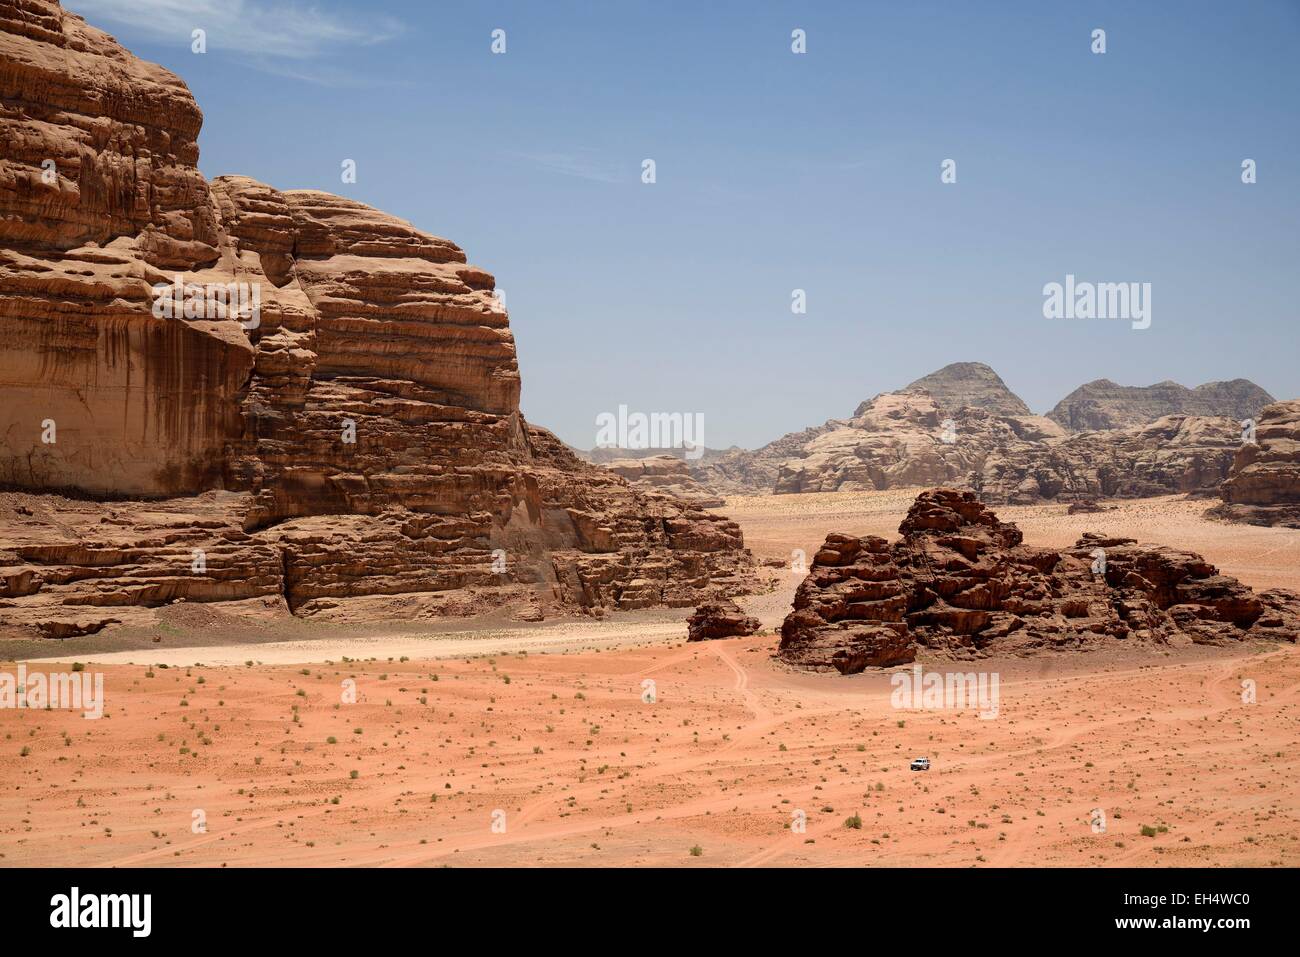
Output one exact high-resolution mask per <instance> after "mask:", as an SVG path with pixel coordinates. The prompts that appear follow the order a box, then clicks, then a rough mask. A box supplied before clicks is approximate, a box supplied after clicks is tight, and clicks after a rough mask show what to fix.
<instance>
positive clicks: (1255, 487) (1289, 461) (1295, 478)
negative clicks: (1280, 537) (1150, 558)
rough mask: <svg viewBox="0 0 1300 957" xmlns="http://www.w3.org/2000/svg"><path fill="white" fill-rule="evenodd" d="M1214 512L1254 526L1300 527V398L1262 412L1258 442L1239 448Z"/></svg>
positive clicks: (1220, 488) (1257, 433) (1256, 439)
mask: <svg viewBox="0 0 1300 957" xmlns="http://www.w3.org/2000/svg"><path fill="white" fill-rule="evenodd" d="M1219 494H1220V495H1221V496H1222V497H1223V504H1221V505H1219V506H1217V507H1215V508H1214V509H1212V510H1211V514H1213V515H1217V516H1219V517H1221V518H1226V519H1228V520H1230V521H1234V522H1246V523H1248V524H1251V525H1281V526H1284V527H1287V528H1300V400H1292V401H1290V402H1277V403H1275V404H1273V405H1270V406H1268V407H1267V408H1265V409H1264V411H1263V412H1261V413H1260V414H1259V419H1258V421H1257V422H1256V426H1255V441H1254V442H1253V443H1249V442H1248V443H1245V444H1243V445H1242V446H1241V447H1240V448H1239V449H1238V450H1237V454H1236V458H1235V459H1234V461H1233V463H1232V469H1231V471H1230V473H1229V474H1228V477H1227V478H1226V480H1225V481H1224V482H1223V484H1222V485H1221V486H1220V487H1219Z"/></svg>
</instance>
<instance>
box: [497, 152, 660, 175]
mask: <svg viewBox="0 0 1300 957" xmlns="http://www.w3.org/2000/svg"><path fill="white" fill-rule="evenodd" d="M509 155H511V156H513V157H514V158H515V159H519V160H523V161H525V162H528V163H532V164H533V165H535V166H540V167H542V168H543V169H546V170H549V171H551V172H552V173H561V174H563V175H565V176H576V177H577V178H579V179H585V180H589V181H591V182H593V183H629V182H636V181H637V179H638V177H640V175H641V164H640V162H639V161H638V162H636V163H633V164H632V165H631V166H630V167H628V168H627V169H619V168H618V166H617V165H616V164H615V163H613V162H612V161H610V160H609V159H607V158H605V157H603V156H601V155H600V154H599V153H597V152H596V151H595V150H592V149H586V148H583V147H578V148H576V149H573V150H568V151H565V152H543V153H519V152H511V153H510V154H509Z"/></svg>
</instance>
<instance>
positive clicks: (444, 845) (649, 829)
mask: <svg viewBox="0 0 1300 957" xmlns="http://www.w3.org/2000/svg"><path fill="white" fill-rule="evenodd" d="M911 497H912V496H911V493H893V492H890V493H874V494H866V495H853V496H821V495H819V496H797V497H796V496H789V497H785V496H783V497H765V498H763V499H740V500H735V501H733V502H731V503H729V505H728V509H727V510H726V511H728V513H729V514H731V515H733V516H734V517H736V518H737V519H738V520H739V521H740V522H741V523H742V525H743V526H744V528H745V531H746V537H747V540H748V542H749V544H750V545H751V547H752V548H753V549H754V550H755V552H756V554H758V555H759V556H760V557H765V558H782V559H788V558H789V557H790V551H791V550H793V549H794V548H804V549H805V550H806V551H807V553H808V554H809V555H811V554H812V551H813V550H814V549H815V548H816V546H817V545H818V544H820V542H821V539H822V536H823V535H824V533H825V532H826V531H827V530H830V529H836V530H843V531H849V532H859V533H862V532H875V533H877V534H886V535H890V536H892V535H893V534H895V530H896V527H897V524H898V521H899V519H900V518H901V516H902V514H903V512H904V511H905V509H906V506H907V504H908V503H909V502H910V501H911ZM1203 507H1204V506H1203V505H1202V504H1200V503H1186V502H1183V501H1181V500H1178V499H1164V500H1157V501H1154V502H1153V501H1147V502H1141V503H1130V504H1128V505H1122V506H1121V510H1120V511H1118V512H1111V513H1104V514H1100V515H1082V516H1068V517H1067V516H1065V515H1064V509H1063V508H1061V507H1045V508H1041V509H1001V510H999V511H1000V513H1001V514H1002V515H1003V517H1004V518H1009V519H1012V520H1015V521H1017V522H1019V523H1020V524H1021V527H1022V528H1023V529H1024V530H1025V532H1026V538H1027V540H1028V541H1030V542H1031V543H1037V544H1055V545H1060V544H1069V543H1071V542H1073V540H1074V538H1075V537H1077V534H1078V532H1079V531H1082V530H1097V531H1114V532H1121V531H1122V532H1124V533H1126V534H1130V535H1133V536H1134V537H1138V538H1141V539H1143V540H1149V541H1157V542H1159V541H1163V542H1167V543H1169V544H1176V545H1179V546H1181V547H1185V548H1190V549H1194V550H1197V551H1201V552H1203V553H1204V554H1206V555H1207V557H1209V558H1210V559H1211V560H1213V561H1215V562H1216V563H1218V564H1219V565H1220V566H1221V567H1222V568H1223V569H1224V570H1225V571H1228V572H1230V573H1232V574H1236V575H1238V576H1240V577H1242V578H1243V579H1244V580H1246V581H1247V582H1248V583H1250V584H1252V585H1256V586H1264V585H1288V586H1290V587H1300V568H1298V565H1300V562H1298V561H1297V546H1296V540H1297V533H1295V532H1293V531H1292V532H1277V531H1274V530H1270V529H1255V528H1249V527H1243V526H1228V525H1217V524H1216V525H1212V524H1210V523H1207V522H1205V521H1204V520H1202V519H1201V518H1200V512H1201V511H1202V510H1203ZM770 574H771V576H772V578H773V579H774V582H775V586H774V590H773V591H771V592H770V593H768V594H766V595H760V596H755V597H754V598H752V599H750V602H749V603H750V605H751V607H753V608H754V609H756V610H757V611H758V612H759V613H760V616H761V617H762V618H763V619H764V621H765V623H767V624H768V625H769V626H772V625H774V624H775V623H776V622H778V621H779V619H780V615H781V614H783V613H784V610H785V608H786V607H788V606H787V605H786V604H785V603H787V602H788V596H789V592H790V590H792V589H793V587H794V583H795V581H796V580H797V578H796V576H794V575H791V574H790V573H789V572H788V570H786V569H773V570H772V571H771V572H770ZM683 631H684V629H683V628H682V626H681V624H680V623H679V622H676V621H664V620H643V619H639V618H636V617H630V618H621V617H616V618H614V619H613V620H610V621H605V622H585V621H584V622H564V623H559V624H553V625H549V626H545V627H534V628H528V629H496V630H480V631H473V630H466V631H464V632H455V633H445V634H429V635H421V634H418V633H416V634H401V635H390V634H381V633H369V632H366V631H365V630H363V629H358V633H357V634H355V635H353V636H351V637H350V638H348V637H346V636H340V635H338V634H337V633H331V634H330V635H329V636H328V637H324V638H320V639H307V640H298V641H291V642H281V643H270V644H259V645H257V646H254V647H252V648H250V647H238V646H237V647H223V646H221V645H214V644H209V645H208V646H206V647H203V648H198V649H183V648H166V649H162V648H159V649H156V650H150V651H149V652H144V653H142V652H140V651H138V650H137V651H134V652H126V653H123V654H122V655H121V656H117V657H125V658H129V659H131V660H134V661H135V662H137V664H126V663H124V662H122V661H118V660H115V657H114V656H113V655H112V654H110V655H99V656H96V659H95V660H94V661H93V662H91V664H90V665H89V666H88V668H87V672H102V673H103V675H104V681H105V690H106V698H107V707H106V710H105V715H104V717H103V718H102V719H100V720H87V719H84V718H83V717H81V716H80V714H79V713H74V712H69V711H66V710H39V711H30V710H7V709H6V710H0V864H9V865H16V864H37V865H117V866H128V865H136V864H164V865H165V864H174V865H209V866H217V865H227V864H228V865H231V866H247V865H255V864H298V865H375V866H442V865H453V866H475V865H524V866H535V865H545V864H572V865H593V866H597V865H605V866H608V865H636V864H653V865H668V866H717V865H796V866H810V865H815V866H843V865H909V864H919V865H944V866H992V865H1053V864H1088V865H1120V864H1123V865H1150V866H1179V865H1184V866H1185V865H1200V864H1209V865H1229V864H1242V865H1256V866H1279V865H1281V866H1296V865H1300V824H1298V821H1297V817H1298V816H1300V799H1298V798H1297V795H1300V764H1297V759H1296V756H1295V754H1294V743H1295V740H1296V738H1297V731H1298V730H1300V728H1298V726H1297V716H1298V715H1300V702H1298V701H1297V693H1298V692H1300V650H1297V649H1296V648H1295V647H1294V646H1290V645H1286V646H1274V645H1263V644H1260V645H1244V646H1236V647H1232V648H1192V649H1189V650H1187V651H1181V652H1179V653H1178V654H1177V655H1170V654H1164V653H1161V652H1158V651H1149V650H1135V649H1131V648H1121V649H1116V648H1110V649H1108V650H1105V651H1095V652H1089V653H1085V654H1082V655H1077V656H1073V657H1059V656H1058V657H1043V658H1035V659H1025V660H1010V661H987V662H982V663H981V664H980V666H979V667H980V668H981V669H984V670H988V671H994V672H997V673H998V675H999V676H1000V679H1001V684H1000V700H999V708H998V714H997V717H995V718H991V719H987V720H986V719H982V718H980V717H979V715H978V713H977V712H976V711H975V710H973V709H964V708H949V709H942V708H940V709H932V710H902V709H898V708H895V707H893V706H892V704H891V700H890V698H891V696H890V690H891V687H890V681H889V674H888V673H883V674H882V673H877V674H871V675H860V676H854V677H847V678H846V677H842V676H839V675H827V674H805V673H799V672H793V671H791V670H789V669H787V668H785V667H784V666H783V665H781V664H780V663H779V662H778V661H776V660H775V659H774V658H773V657H772V651H773V649H774V646H775V638H774V636H773V635H772V634H771V633H770V632H765V633H763V634H760V635H757V636H755V637H753V638H748V639H735V640H728V641H716V642H708V643H704V644H702V645H686V644H685V643H683V642H682V641H681V638H682V637H683ZM543 650H545V651H546V652H548V653H539V652H541V651H543ZM345 656H346V659H347V660H345ZM404 658H409V659H410V660H403V659H404ZM254 659H255V663H253V664H251V665H249V664H245V662H246V661H249V660H254ZM82 660H83V661H84V660H87V659H85V658H83V659H82ZM146 660H147V661H149V662H152V665H146V664H143V663H139V662H143V661H146ZM194 661H202V662H203V664H202V665H197V666H196V665H194V664H193V662H194ZM257 662H262V663H261V664H258V663H257ZM163 664H167V665H168V667H163ZM14 667H15V666H14V665H11V664H8V663H0V672H3V671H10V672H12V670H13V669H14ZM28 667H29V668H31V669H36V670H47V669H48V670H56V669H55V668H53V667H51V666H50V665H49V664H40V663H30V664H29V665H28ZM933 667H934V668H935V669H937V670H944V669H948V668H951V667H952V666H951V665H946V664H942V663H939V662H935V663H934V664H933ZM969 667H970V666H963V668H969ZM348 681H354V682H355V688H356V701H355V703H350V702H349V701H348V700H345V698H346V695H345V692H346V687H347V686H346V682H348ZM1244 681H1245V682H1251V683H1253V685H1251V686H1252V687H1254V689H1255V700H1254V702H1253V703H1247V701H1245V700H1243V682H1244ZM647 682H653V685H650V684H647ZM651 689H652V690H653V692H654V694H653V699H654V700H653V701H650V700H646V698H647V697H648V692H649V690H651ZM920 755H926V756H928V757H930V758H931V759H932V761H933V769H932V770H931V771H928V772H912V771H909V770H908V762H909V760H910V759H911V758H913V757H916V756H920ZM1097 809H1099V811H1100V813H1101V815H1104V819H1105V828H1104V830H1097V829H1096V828H1095V827H1094V824H1093V822H1094V820H1099V819H1100V817H1099V815H1098V810H1097ZM200 819H201V820H202V821H203V822H204V827H203V828H202V829H200V828H199V827H198V824H197V823H196V821H197V820H200ZM801 821H806V828H805V829H801V827H800V824H799V822H801ZM1144 828H1145V833H1144Z"/></svg>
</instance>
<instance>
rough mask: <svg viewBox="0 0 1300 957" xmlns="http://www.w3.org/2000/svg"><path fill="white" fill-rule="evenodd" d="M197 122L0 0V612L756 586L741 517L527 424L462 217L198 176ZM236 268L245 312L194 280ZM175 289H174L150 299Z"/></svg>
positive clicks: (504, 328)
mask: <svg viewBox="0 0 1300 957" xmlns="http://www.w3.org/2000/svg"><path fill="white" fill-rule="evenodd" d="M201 120H202V117H201V114H200V112H199V110H198V107H197V106H196V105H195V103H194V100H193V98H192V97H191V96H190V93H189V91H188V90H187V89H186V87H185V85H184V84H183V83H182V82H181V81H180V80H179V79H178V78H177V77H175V76H174V75H172V74H171V73H169V72H167V71H166V70H163V69H162V68H160V67H157V66H154V65H152V64H147V63H144V62H142V61H140V60H137V59H136V58H135V57H133V56H132V55H131V54H130V53H128V52H127V51H126V50H124V49H123V48H122V47H120V46H119V45H118V44H117V43H116V41H114V40H113V39H112V38H111V37H109V36H108V35H107V34H105V33H103V32H101V31H99V30H96V29H95V28H93V27H90V26H88V25H87V24H86V23H85V22H84V21H83V20H82V19H81V18H79V17H77V16H75V15H73V14H71V13H67V12H65V11H63V10H62V9H60V7H59V6H58V4H57V3H55V2H52V0H0V333H2V335H0V483H4V484H5V485H7V486H8V487H9V488H10V489H11V490H14V491H11V492H10V493H8V494H6V495H4V496H0V626H3V627H8V628H10V629H11V630H13V629H17V630H18V631H20V632H21V631H22V630H23V629H29V630H39V631H40V633H43V634H47V635H51V636H56V637H61V636H64V635H67V634H76V633H83V632H86V631H94V630H97V629H98V628H101V627H103V626H104V625H105V624H108V623H111V622H113V621H124V622H139V621H149V620H151V617H150V616H149V615H148V614H147V613H146V610H147V609H150V608H155V607H159V606H161V605H165V604H168V603H170V602H173V601H177V600H184V601H190V602H233V603H235V604H234V605H232V606H231V607H232V608H233V609H234V610H236V611H240V612H244V611H250V610H251V611H252V612H255V613H258V614H261V613H272V614H274V613H276V612H281V613H282V612H283V611H291V612H293V613H295V614H298V615H326V616H331V617H353V618H356V617H361V618H365V617H385V616H401V617H436V616H441V615H444V614H465V613H473V612H475V611H480V610H484V609H486V608H500V607H505V608H511V607H513V608H516V609H517V611H518V613H519V614H520V615H523V616H525V617H537V616H538V615H541V614H546V613H548V612H549V611H551V610H557V609H587V610H595V609H602V608H606V607H617V608H638V607H644V606H647V605H652V604H668V605H674V606H687V605H693V604H698V603H699V602H700V601H702V600H707V599H710V598H714V597H719V596H722V595H725V594H731V593H736V592H739V591H742V590H744V589H745V588H746V587H747V586H748V584H749V582H750V578H749V575H750V568H751V565H752V562H751V560H750V559H749V556H748V554H747V552H745V551H744V549H743V547H742V542H741V536H740V532H739V529H738V528H737V526H736V525H735V524H734V523H732V522H730V521H728V520H726V519H725V518H722V517H719V516H715V515H712V514H709V513H706V512H703V511H701V510H700V509H698V508H696V507H694V506H692V505H690V504H689V503H685V502H682V501H679V500H677V499H675V498H673V497H671V496H670V495H664V494H660V493H657V492H653V491H652V492H645V491H638V490H636V489H633V488H632V487H631V486H629V484H628V483H627V482H626V481H624V480H623V479H621V478H619V477H618V476H616V475H614V474H612V473H610V472H609V471H607V470H605V469H601V468H597V467H594V466H591V465H588V464H586V463H583V462H581V461H580V460H578V459H577V458H576V457H575V456H574V455H572V454H571V453H570V452H569V451H568V450H567V449H566V448H565V447H564V446H563V445H562V443H560V442H559V441H558V440H557V439H556V438H555V437H554V436H552V435H551V434H550V433H549V432H547V431H545V430H544V429H540V428H537V427H536V426H532V425H530V424H528V423H527V422H525V420H524V418H523V416H522V415H521V414H520V412H519V408H518V399H519V372H518V365H517V362H516V356H515V344H514V338H513V336H512V335H511V332H510V326H509V320H508V317H507V315H506V312H505V310H504V309H503V308H502V307H501V305H500V303H499V301H498V300H497V298H496V296H495V295H494V294H493V290H494V287H495V282H494V279H493V277H492V276H491V275H490V274H489V273H487V272H486V271H484V270H482V269H480V268H478V267H475V266H472V265H470V264H468V262H467V260H466V257H465V254H464V252H463V251H462V250H461V249H460V248H459V247H458V246H456V244H455V243H452V242H450V241H449V240H446V239H440V238H438V237H435V236H431V235H429V234H427V233H424V232H422V231H420V230H418V229H416V228H415V227H413V226H412V225H411V224H410V223H407V222H405V221H404V220H401V219H398V218H396V217H393V216H390V215H387V214H385V213H381V212H379V211H377V210H374V209H371V208H369V207H367V206H365V205H363V204H361V203H358V202H356V201H354V200H350V199H346V198H343V197H339V196H332V195H329V194H326V193H321V192H316V191H310V190H286V191H279V190H276V189H274V188H272V187H270V186H267V185H265V184H261V183H258V182H255V181H253V180H251V179H247V178H245V177H222V178H219V179H217V180H216V181H214V182H213V183H211V184H208V183H207V182H205V181H204V179H203V177H202V176H201V175H200V174H199V172H198V170H197V169H196V167H195V163H196V161H197V156H198V149H197V146H196V137H197V134H198V131H199V126H200V123H201ZM231 284H235V286H232V285H231ZM239 284H243V287H244V288H246V289H253V290H256V293H257V295H256V297H255V300H254V301H256V302H257V304H258V306H257V310H256V312H255V313H254V312H253V311H249V310H242V311H241V310H240V309H236V308H235V307H234V304H233V294H232V297H231V299H230V301H227V300H226V299H222V298H214V297H213V295H212V290H214V289H218V290H222V289H233V288H235V287H237V286H238V285H239ZM194 289H197V290H200V292H201V293H202V292H203V291H204V290H206V291H207V293H206V297H205V296H204V295H202V294H201V295H200V296H199V297H198V302H199V305H200V306H201V307H202V308H195V309H194V310H193V313H194V314H191V310H189V309H188V308H185V309H178V310H177V311H176V312H174V313H172V314H166V313H164V314H162V315H160V314H159V309H158V304H159V302H160V301H161V300H164V299H167V298H168V297H170V296H174V297H175V302H176V304H177V305H178V306H179V305H180V304H181V302H182V300H184V301H185V302H186V304H187V307H188V305H193V304H194V301H193V300H192V299H191V298H190V297H189V294H188V293H189V291H190V290H194ZM223 295H224V294H223ZM31 493H42V494H39V495H36V494H31ZM54 493H62V494H54ZM87 495H89V496H93V497H94V499H96V500H97V501H85V500H84V498H85V496H87Z"/></svg>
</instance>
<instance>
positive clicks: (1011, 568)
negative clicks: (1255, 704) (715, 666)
mask: <svg viewBox="0 0 1300 957" xmlns="http://www.w3.org/2000/svg"><path fill="white" fill-rule="evenodd" d="M899 532H900V534H901V535H902V538H901V539H899V540H898V541H895V542H892V543H891V542H887V541H886V540H885V539H883V538H878V537H874V536H869V537H865V538H859V537H855V536H851V535H838V534H832V535H830V536H828V537H827V539H826V543H825V544H824V545H823V546H822V548H821V550H820V551H819V552H818V553H817V555H816V557H815V559H814V562H813V565H812V568H811V569H810V570H809V573H808V577H807V578H806V579H804V581H803V582H802V583H801V584H800V585H799V588H798V591H797V592H796V593H795V600H794V607H793V610H792V611H791V612H790V614H789V615H788V616H787V617H786V619H785V622H784V623H783V625H782V628H781V643H780V655H781V658H782V659H783V660H785V661H786V662H788V663H790V664H793V665H797V666H800V667H806V668H812V669H832V668H834V669H836V670H838V671H840V672H841V673H845V674H848V673H853V672H857V671H861V670H862V669H864V668H866V667H869V666H878V665H879V666H884V665H894V664H900V663H905V662H909V661H912V660H914V659H915V657H916V655H917V653H918V651H920V650H922V649H924V650H926V651H927V652H932V653H935V654H940V655H950V656H954V657H967V658H968V657H978V656H981V655H988V654H1026V653H1033V652H1037V651H1041V650H1050V649H1056V648H1077V647H1081V646H1086V645H1089V644H1092V643H1096V642H1102V641H1111V640H1116V641H1118V640H1125V641H1135V642H1147V643H1153V644H1170V645H1177V644H1185V643H1190V642H1196V643H1202V644H1205V643H1221V642H1227V641H1239V640H1242V639H1246V638H1269V639H1280V640H1285V641H1292V642H1293V641H1295V640H1296V637H1297V635H1298V634H1300V594H1297V593H1296V592H1293V591H1289V590H1286V589H1272V590H1269V591H1265V592H1260V593H1255V592H1252V591H1251V589H1249V588H1247V587H1246V586H1245V585H1243V584H1241V582H1239V581H1237V580H1236V579H1235V578H1231V577H1229V576H1227V575H1222V574H1220V573H1219V571H1218V569H1216V568H1215V567H1214V566H1213V565H1211V564H1210V563H1208V562H1206V561H1205V560H1204V559H1203V558H1202V557H1201V556H1199V555H1196V554H1193V553H1191V552H1183V551H1179V550H1177V549H1173V548H1167V547H1164V546H1156V545H1139V544H1137V543H1136V542H1135V541H1133V540H1132V539H1127V538H1103V537H1101V536H1097V535H1091V534H1086V533H1085V534H1084V535H1083V536H1082V537H1081V538H1080V539H1079V540H1078V541H1077V542H1076V544H1075V545H1074V547H1073V548H1069V549H1066V550H1064V551H1060V552H1057V551H1053V550H1050V549H1044V548H1034V547H1031V546H1027V545H1024V544H1023V541H1022V539H1023V536H1022V535H1021V533H1020V530H1019V529H1018V528H1017V527H1016V526H1015V525H1013V524H1010V523H1007V522H1002V521H999V520H998V518H997V516H996V515H995V514H994V513H993V512H991V511H990V510H989V509H988V508H987V507H985V506H984V505H983V504H981V503H980V501H979V500H978V499H977V498H976V497H975V495H974V494H973V493H971V492H968V491H960V490H956V489H932V490H930V491H927V492H924V493H922V494H921V495H919V496H918V497H917V499H916V501H915V502H914V503H913V505H912V507H911V509H910V510H909V512H908V514H907V517H906V518H905V519H904V520H903V522H902V524H901V525H900V526H899Z"/></svg>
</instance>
